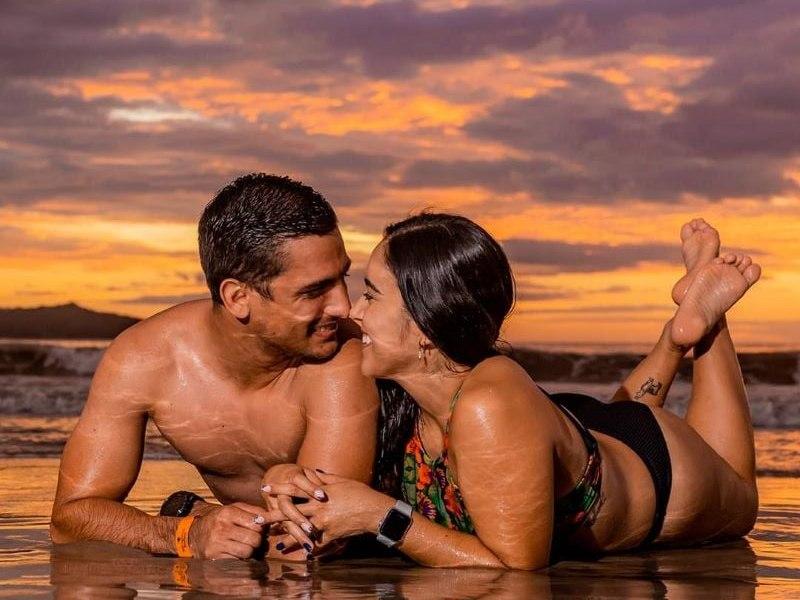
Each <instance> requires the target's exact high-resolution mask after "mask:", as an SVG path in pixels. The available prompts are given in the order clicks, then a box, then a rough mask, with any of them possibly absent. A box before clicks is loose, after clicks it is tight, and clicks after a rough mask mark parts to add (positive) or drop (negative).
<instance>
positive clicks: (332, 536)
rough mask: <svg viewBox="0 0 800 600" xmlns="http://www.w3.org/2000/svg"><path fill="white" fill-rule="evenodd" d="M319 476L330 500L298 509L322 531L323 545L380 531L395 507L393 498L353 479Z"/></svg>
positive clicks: (315, 502) (311, 501) (307, 504)
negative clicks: (382, 521) (382, 523)
mask: <svg viewBox="0 0 800 600" xmlns="http://www.w3.org/2000/svg"><path fill="white" fill-rule="evenodd" d="M317 474H318V476H319V478H320V480H321V481H322V483H323V484H324V485H323V486H322V489H323V490H324V491H325V495H326V496H327V500H326V501H324V502H319V501H316V500H314V499H311V500H309V501H308V502H307V503H306V504H301V505H299V506H297V509H298V510H299V511H300V512H301V513H302V514H303V515H304V516H306V517H307V518H308V519H309V521H311V524H312V525H313V526H314V529H315V530H317V531H321V532H322V539H321V541H320V542H319V543H320V544H321V545H324V544H328V543H330V542H332V541H333V540H337V539H340V538H345V537H349V536H351V535H358V534H359V533H377V532H378V526H379V525H380V522H381V520H383V518H384V517H385V516H386V513H387V512H389V509H391V508H392V506H394V503H395V501H394V499H392V498H390V497H389V496H387V495H385V494H381V493H380V492H377V491H375V490H373V489H372V488H371V487H369V486H368V485H366V484H364V483H361V482H360V481H356V480H354V479H347V478H346V477H339V476H338V475H328V474H327V473H322V472H320V471H317Z"/></svg>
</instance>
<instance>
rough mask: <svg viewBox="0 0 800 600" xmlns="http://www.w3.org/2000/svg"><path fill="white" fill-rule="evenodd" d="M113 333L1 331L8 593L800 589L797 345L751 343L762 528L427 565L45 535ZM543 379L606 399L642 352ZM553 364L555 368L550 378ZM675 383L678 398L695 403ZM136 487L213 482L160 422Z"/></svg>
mask: <svg viewBox="0 0 800 600" xmlns="http://www.w3.org/2000/svg"><path fill="white" fill-rule="evenodd" d="M103 348H104V344H103V343H86V342H81V341H72V342H20V341H0V598H27V597H55V598H134V597H139V598H216V597H242V598H245V597H246V598H251V597H273V596H280V597H287V598H409V599H411V598H420V599H421V598H425V599H429V598H443V597H446V598H464V599H466V598H589V597H591V598H795V597H796V598H800V394H799V391H800V388H799V387H798V381H799V380H800V376H799V375H798V353H797V352H781V353H772V354H769V353H761V354H752V355H749V356H748V355H745V356H743V359H742V365H743V370H744V372H745V376H746V378H747V380H748V393H749V396H750V401H751V407H752V414H753V419H754V424H755V425H756V432H755V439H756V451H757V461H758V472H759V481H758V483H759V491H760V498H761V503H760V511H759V518H758V522H757V524H756V527H755V529H754V530H753V532H751V534H750V535H748V536H747V538H745V539H743V540H739V541H736V542H732V543H727V544H720V545H713V546H704V547H699V548H691V549H680V550H653V551H648V552H639V553H634V554H620V555H613V556H606V557H603V558H602V559H600V560H597V561H565V562H561V563H558V564H557V565H554V566H553V567H551V568H550V569H548V570H546V571H544V572H539V573H523V572H498V571H491V570H483V569H424V568H419V567H415V566H413V565H411V564H410V563H408V562H406V561H403V560H401V559H347V560H342V559H340V560H337V561H333V562H330V563H325V564H318V563H312V564H289V563H281V562H264V561H201V560H193V559H177V558H174V557H154V556H150V555H148V554H146V553H143V552H139V551H136V550H132V549H128V548H122V547H118V546H114V545H111V544H102V543H81V544H70V545H66V546H59V547H53V546H52V545H51V543H50V541H49V538H48V534H47V526H48V522H49V513H50V506H51V503H52V498H53V494H54V491H55V483H56V480H57V477H58V456H59V454H60V452H61V448H62V447H63V444H64V442H65V441H66V439H67V437H68V435H69V433H70V431H71V430H72V428H73V427H74V424H75V422H76V420H77V415H78V414H79V413H80V410H81V407H82V405H83V402H84V400H85V397H86V393H87V391H88V387H89V383H90V380H91V375H92V373H93V372H94V369H95V368H96V366H97V363H98V361H99V359H100V356H101V354H102V351H103ZM535 356H536V358H538V359H539V361H540V363H541V364H544V365H545V366H547V365H549V364H552V365H553V368H552V369H550V370H549V371H548V370H545V372H544V373H543V374H538V373H537V380H538V381H539V382H540V383H541V384H542V385H543V387H545V388H546V389H548V390H549V391H553V392H557V391H567V390H570V391H582V392H585V393H589V394H592V395H595V396H597V397H600V398H603V397H609V396H610V395H611V394H613V392H614V390H615V389H616V383H617V382H618V381H619V380H620V377H621V376H622V375H623V374H624V371H625V369H626V368H629V367H628V365H629V364H631V363H632V362H633V363H634V364H635V361H636V360H637V357H638V355H637V354H636V353H632V352H618V351H616V350H615V349H610V350H609V352H607V353H598V354H591V355H589V354H581V353H579V352H575V351H574V349H559V351H558V352H556V351H550V350H548V351H546V352H543V353H541V352H540V353H539V354H537V355H535ZM548 373H549V374H550V377H549V378H548ZM688 394H689V384H688V381H687V380H686V377H685V376H681V377H680V378H679V379H678V381H676V383H675V385H674V386H673V389H672V390H671V392H670V397H669V400H668V407H669V408H671V409H672V410H674V411H675V412H677V413H679V414H680V413H682V412H683V410H684V409H685V404H686V400H687V399H688ZM145 456H146V460H145V461H144V464H143V466H142V472H141V474H140V477H139V480H138V481H137V484H136V486H135V487H134V488H133V490H132V492H131V495H130V497H129V500H128V501H129V502H130V503H132V504H133V505H135V506H137V507H139V508H141V509H143V510H145V511H148V512H150V513H155V512H157V510H158V506H159V504H160V503H161V501H162V500H163V498H164V497H165V496H166V495H168V494H169V493H170V492H172V491H174V490H176V489H191V490H194V491H196V492H197V493H199V494H201V495H203V496H210V493H209V491H208V489H207V488H206V487H205V485H204V484H203V481H202V479H201V478H200V477H199V475H198V474H197V473H196V471H194V469H193V468H192V467H191V466H190V465H188V464H186V463H184V462H182V461H180V460H176V459H175V456H176V455H175V453H174V451H172V449H171V448H170V447H169V445H168V444H166V442H165V441H164V440H163V439H162V438H161V436H160V435H159V434H158V431H157V430H156V429H155V428H152V427H150V428H148V434H147V445H146V455H145Z"/></svg>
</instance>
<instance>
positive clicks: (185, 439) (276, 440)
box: [150, 386, 305, 478]
mask: <svg viewBox="0 0 800 600" xmlns="http://www.w3.org/2000/svg"><path fill="white" fill-rule="evenodd" d="M150 417H151V419H152V420H153V423H154V424H155V426H156V427H157V428H158V429H159V431H160V432H161V434H162V435H163V436H164V438H165V439H166V440H167V441H168V442H169V443H170V444H171V445H172V446H173V448H175V449H176V450H177V451H178V453H179V454H180V455H181V456H182V457H183V458H184V459H185V460H186V461H188V462H190V463H191V464H193V465H195V466H196V467H197V468H198V470H199V471H200V472H201V473H203V474H204V475H210V476H212V477H219V478H228V477H231V478H237V477H240V476H242V475H251V474H253V475H255V474H256V473H258V474H259V476H260V474H263V472H264V471H265V470H267V469H269V468H270V467H271V466H273V465H276V464H280V463H285V462H294V460H295V459H296V457H297V454H298V452H299V450H300V446H301V445H302V442H303V438H304V436H305V418H304V415H303V411H302V406H301V401H300V400H299V399H298V398H292V397H291V396H290V395H288V394H287V393H271V394H270V393H263V392H262V393H258V394H242V393H237V392H236V391H234V390H230V389H227V388H225V387H224V386H216V387H215V386H211V387H209V386H205V388H203V387H184V388H183V389H181V390H174V391H172V393H170V394H165V395H164V397H163V398H160V399H159V400H158V401H157V402H156V403H155V404H154V408H153V410H152V411H151V413H150Z"/></svg>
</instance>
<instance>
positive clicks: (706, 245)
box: [672, 219, 719, 304]
mask: <svg viewBox="0 0 800 600" xmlns="http://www.w3.org/2000/svg"><path fill="white" fill-rule="evenodd" d="M681 242H683V244H682V246H681V252H682V253H683V262H684V263H686V275H684V276H683V277H681V278H680V279H679V280H678V283H676V284H675V286H674V287H673V288H672V300H673V301H674V302H675V304H680V303H681V301H682V300H683V297H684V296H685V295H686V291H687V290H688V289H689V286H690V285H691V283H692V280H694V278H695V277H696V276H697V273H698V271H699V270H700V269H701V268H702V267H704V266H705V265H706V264H708V263H710V262H711V261H712V260H714V259H715V258H716V257H717V256H719V233H717V230H716V229H714V228H713V227H712V226H711V225H709V224H708V223H706V222H705V221H704V220H703V219H692V220H691V221H689V222H688V223H685V224H684V225H683V227H681Z"/></svg>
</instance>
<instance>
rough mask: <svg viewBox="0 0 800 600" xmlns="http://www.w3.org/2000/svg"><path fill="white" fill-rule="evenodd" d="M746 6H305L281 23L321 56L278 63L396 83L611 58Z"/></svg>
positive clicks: (406, 1)
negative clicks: (529, 56)
mask: <svg viewBox="0 0 800 600" xmlns="http://www.w3.org/2000/svg"><path fill="white" fill-rule="evenodd" d="M747 4H748V3H747V2H745V1H744V0H740V1H725V0H704V1H697V2H693V1H689V0H671V1H669V2H663V1H661V0H593V1H592V2H585V1H580V0H574V1H568V2H556V3H524V2H522V3H517V4H515V3H509V4H508V5H480V4H472V5H469V6H466V7H461V8H453V9H450V10H435V11H431V10H425V9H423V8H421V7H420V6H419V5H418V4H416V3H415V2H412V1H410V0H402V1H399V2H376V3H374V4H370V5H366V6H349V5H341V6H332V5H329V4H325V3H322V4H321V5H320V4H316V5H314V6H312V7H308V6H305V5H304V6H302V8H299V9H298V10H295V11H289V12H287V13H286V14H284V17H283V18H284V22H285V24H286V26H287V28H288V29H289V30H291V31H292V32H293V33H300V34H303V35H304V36H307V37H308V38H310V39H311V40H313V43H314V47H315V48H316V49H317V50H318V51H324V53H322V54H318V55H317V61H315V62H312V63H310V62H309V60H308V58H307V57H306V56H305V55H304V54H302V53H300V56H299V57H294V56H292V55H287V56H285V57H282V59H281V60H282V61H283V63H284V64H286V65H287V66H302V67H304V68H313V67H315V66H316V67H318V68H330V67H331V66H333V65H339V66H340V65H342V63H344V62H345V61H347V60H348V59H356V60H355V61H352V60H350V62H351V63H353V62H354V64H356V65H358V67H357V68H360V69H363V70H364V72H365V73H366V74H368V75H370V76H375V77H401V76H407V75H410V74H414V73H415V72H416V71H417V70H418V69H419V68H420V67H422V66H423V65H427V64H432V63H451V62H462V61H467V60H474V59H477V58H482V57H485V56H489V55H492V54H495V53H498V52H527V51H531V50H536V51H539V52H540V53H541V54H542V55H548V54H578V55H583V54H591V53H600V52H611V51H616V50H624V49H627V48H630V47H631V46H633V45H635V44H639V43H650V44H652V43H653V41H654V38H656V39H657V38H658V37H659V35H658V34H659V33H662V32H663V35H668V34H670V33H672V32H671V31H670V29H669V28H668V27H666V26H665V25H663V24H661V22H664V21H666V22H667V23H669V21H670V20H681V19H690V20H692V21H700V20H705V19H710V18H713V17H714V16H715V14H716V13H717V12H719V9H724V10H725V11H726V12H729V13H730V12H736V9H737V7H739V6H744V7H747ZM750 4H752V3H750ZM654 23H655V25H654ZM695 27H696V26H695Z"/></svg>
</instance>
